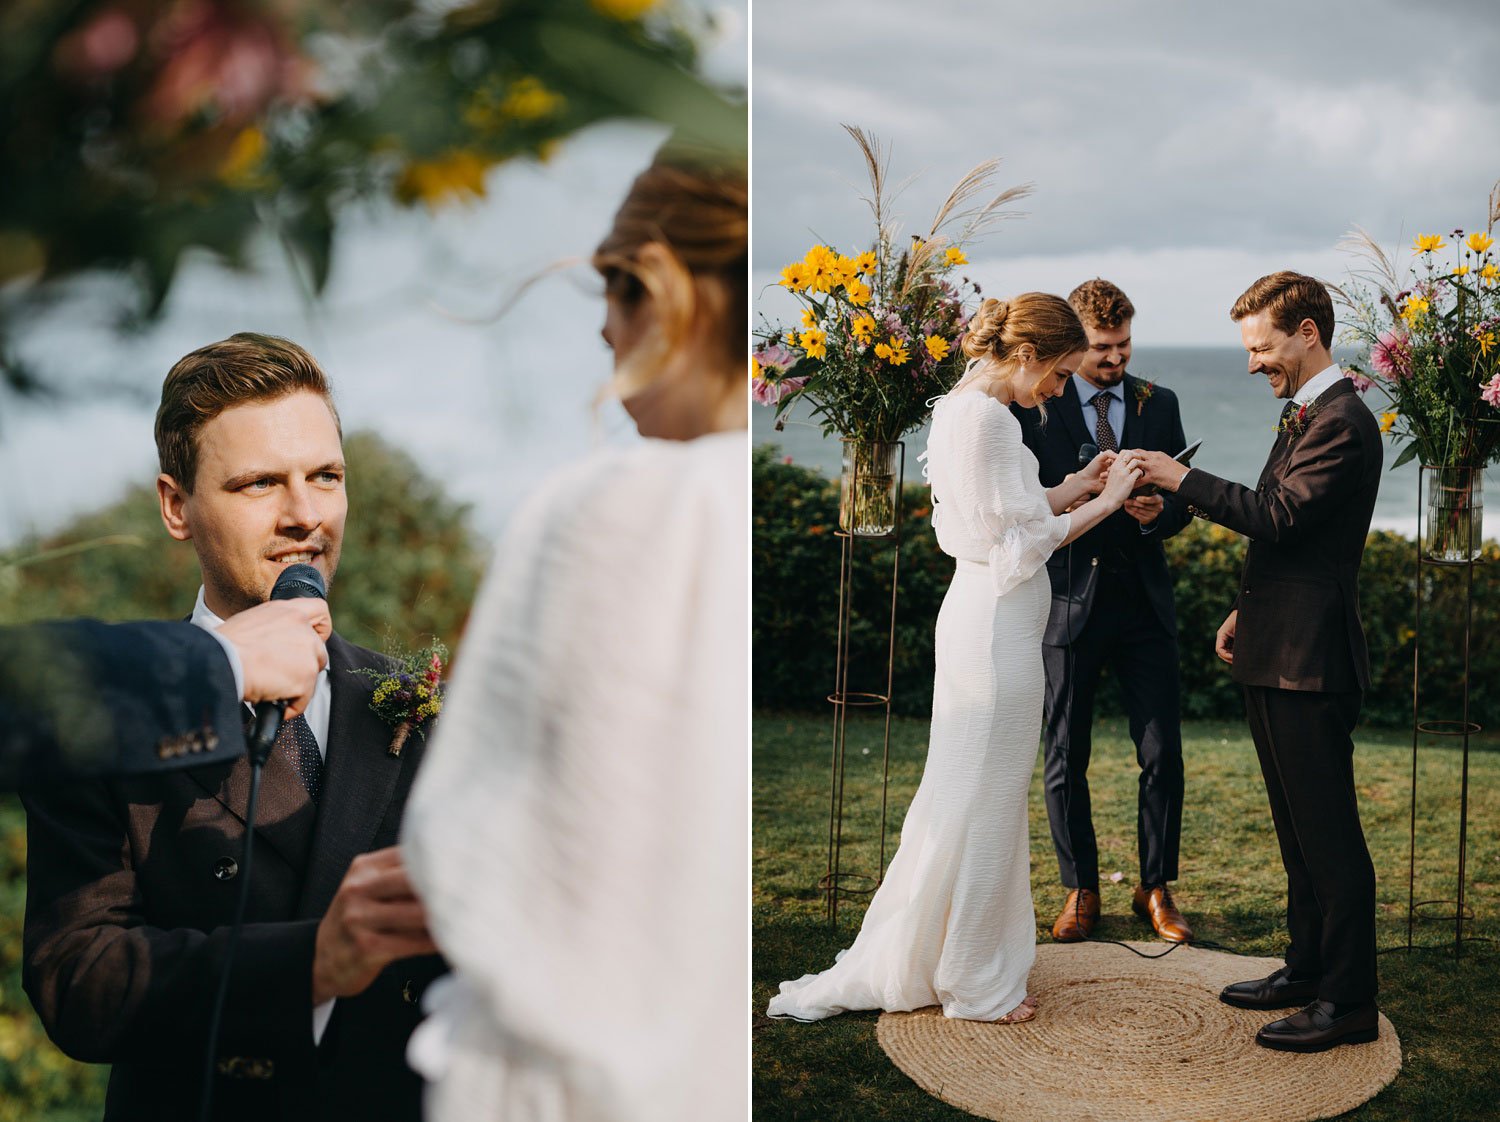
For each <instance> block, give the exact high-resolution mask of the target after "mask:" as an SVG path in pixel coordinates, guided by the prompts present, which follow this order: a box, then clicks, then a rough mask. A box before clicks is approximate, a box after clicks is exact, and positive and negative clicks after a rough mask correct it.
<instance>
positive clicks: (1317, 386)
mask: <svg viewBox="0 0 1500 1122" xmlns="http://www.w3.org/2000/svg"><path fill="white" fill-rule="evenodd" d="M1343 376H1344V372H1343V371H1342V370H1340V369H1339V365H1338V363H1334V364H1333V365H1332V366H1330V367H1329V368H1328V369H1327V370H1321V371H1319V372H1318V373H1316V374H1314V375H1313V376H1312V377H1311V378H1309V379H1308V380H1307V381H1305V382H1303V383H1302V388H1301V389H1300V390H1298V391H1297V392H1296V393H1295V394H1294V395H1293V396H1292V400H1293V401H1294V402H1296V403H1297V404H1298V405H1306V404H1308V403H1309V402H1311V401H1312V400H1313V399H1314V398H1316V397H1317V396H1318V395H1319V394H1321V393H1322V392H1323V391H1324V390H1326V389H1328V387H1329V386H1332V385H1336V384H1337V383H1338V381H1339V379H1340V378H1342V377H1343Z"/></svg>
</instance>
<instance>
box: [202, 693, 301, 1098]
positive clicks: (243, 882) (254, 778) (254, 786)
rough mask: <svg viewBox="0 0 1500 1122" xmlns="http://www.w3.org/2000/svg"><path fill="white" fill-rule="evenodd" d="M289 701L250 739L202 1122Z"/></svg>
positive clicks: (267, 710)
mask: <svg viewBox="0 0 1500 1122" xmlns="http://www.w3.org/2000/svg"><path fill="white" fill-rule="evenodd" d="M285 714H286V702H284V701H275V702H272V703H270V704H269V705H265V706H263V707H262V708H260V709H259V710H258V711H257V712H256V715H255V725H254V728H253V730H252V731H251V734H250V737H249V744H248V745H247V747H248V749H249V758H250V801H249V804H248V806H247V807H246V810H245V841H244V845H243V847H242V851H241V853H240V891H239V897H238V899H237V900H236V902H235V906H234V924H233V926H231V927H230V929H229V946H228V948H227V949H226V950H225V952H224V969H223V971H222V972H221V973H220V974H219V988H218V992H217V993H215V994H214V1007H213V1012H212V1014H210V1016H209V1021H208V1048H207V1050H206V1051H205V1052H204V1056H203V1091H202V1096H201V1097H200V1098H199V1100H198V1119H199V1122H211V1118H212V1114H213V1101H214V1070H215V1059H216V1057H217V1056H218V1052H219V1023H220V1022H221V1021H222V1020H223V1018H224V1003H225V1002H226V1000H227V999H228V997H229V976H230V974H231V973H233V971H234V952H235V950H236V948H238V947H239V944H240V931H241V930H242V929H243V928H244V926H245V909H246V907H247V906H248V904H249V902H250V864H251V859H252V858H253V856H254V854H255V848H254V842H255V807H256V804H257V803H258V802H259V801H260V775H261V771H262V769H263V768H264V767H265V766H266V761H267V760H268V759H270V758H271V748H272V747H273V746H274V745H275V743H276V734H277V733H278V732H280V731H281V721H282V717H283V716H285Z"/></svg>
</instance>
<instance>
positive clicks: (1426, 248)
mask: <svg viewBox="0 0 1500 1122" xmlns="http://www.w3.org/2000/svg"><path fill="white" fill-rule="evenodd" d="M1447 244H1448V243H1447V242H1445V241H1443V236H1442V235H1441V234H1418V235H1417V240H1416V241H1414V242H1412V247H1411V248H1412V252H1414V253H1431V252H1432V251H1433V250H1435V249H1442V248H1443V247H1444V246H1446V245H1447Z"/></svg>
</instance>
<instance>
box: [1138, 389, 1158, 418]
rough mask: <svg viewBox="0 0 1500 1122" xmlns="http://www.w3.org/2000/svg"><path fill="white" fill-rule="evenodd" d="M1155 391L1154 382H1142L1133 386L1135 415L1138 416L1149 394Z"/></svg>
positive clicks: (1148, 398) (1148, 399) (1149, 397)
mask: <svg viewBox="0 0 1500 1122" xmlns="http://www.w3.org/2000/svg"><path fill="white" fill-rule="evenodd" d="M1155 392H1156V383H1155V382H1142V383H1141V384H1140V385H1138V386H1136V388H1135V415H1136V416H1137V417H1139V416H1140V415H1141V410H1142V409H1144V408H1146V402H1148V401H1150V400H1151V395H1152V394H1154V393H1155Z"/></svg>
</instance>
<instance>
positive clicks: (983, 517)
mask: <svg viewBox="0 0 1500 1122" xmlns="http://www.w3.org/2000/svg"><path fill="white" fill-rule="evenodd" d="M970 397H971V400H970V401H969V402H968V403H966V408H965V410H964V412H963V413H961V414H960V415H959V416H958V417H957V418H955V422H956V423H955V426H954V433H953V445H954V448H953V452H954V456H953V471H952V475H953V479H952V488H953V491H954V497H953V501H952V502H951V503H950V504H949V507H950V513H956V514H957V515H958V516H959V517H961V518H963V519H964V520H965V522H966V523H967V529H968V531H969V533H970V535H972V536H973V537H974V538H975V539H976V540H980V541H986V542H988V543H990V545H989V557H988V561H989V566H990V579H991V580H992V581H993V582H994V586H995V595H996V596H1004V595H1005V594H1006V593H1007V592H1009V591H1010V590H1011V589H1013V588H1015V587H1016V586H1017V585H1019V584H1021V582H1023V581H1025V580H1027V579H1029V578H1030V577H1031V576H1033V575H1034V574H1035V573H1036V571H1037V570H1038V569H1040V568H1041V567H1042V566H1043V565H1045V564H1046V563H1047V558H1048V557H1050V556H1052V554H1053V552H1054V551H1055V550H1056V549H1057V547H1058V546H1059V545H1061V544H1062V540H1063V539H1064V538H1065V537H1067V536H1068V526H1069V523H1070V522H1071V517H1072V516H1071V515H1068V514H1053V513H1052V507H1051V506H1050V505H1049V504H1048V502H1047V492H1046V490H1045V489H1044V488H1043V487H1042V484H1041V481H1040V479H1039V478H1038V477H1037V466H1036V458H1035V457H1034V456H1032V455H1031V453H1030V452H1028V451H1027V450H1026V446H1025V444H1023V443H1022V440H1021V426H1020V424H1019V422H1017V421H1016V419H1015V418H1014V417H1012V416H1011V414H1010V410H1009V409H1007V408H1006V407H1005V406H1003V405H1001V404H1000V403H999V402H996V401H993V400H991V399H988V398H985V397H983V396H982V395H979V394H973V395H970Z"/></svg>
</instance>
